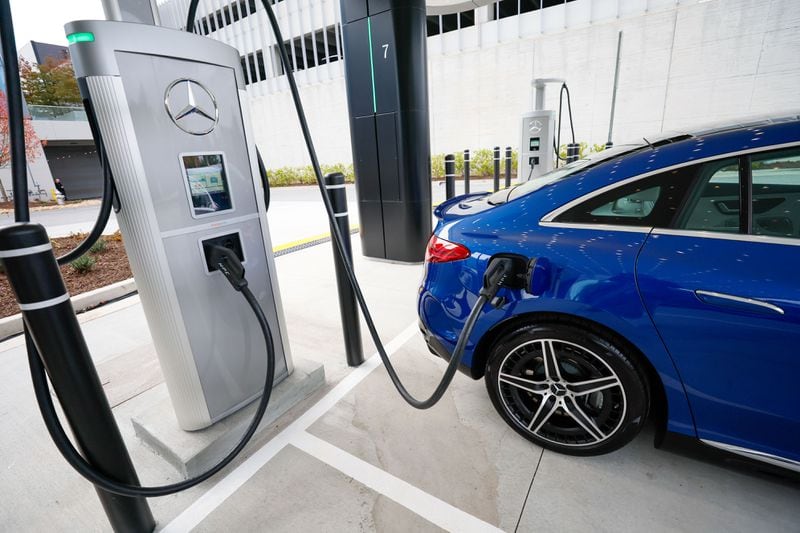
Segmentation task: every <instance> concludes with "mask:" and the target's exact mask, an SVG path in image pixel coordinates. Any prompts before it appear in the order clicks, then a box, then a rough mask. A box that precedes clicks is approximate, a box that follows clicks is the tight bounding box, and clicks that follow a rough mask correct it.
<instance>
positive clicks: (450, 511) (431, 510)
mask: <svg viewBox="0 0 800 533" xmlns="http://www.w3.org/2000/svg"><path fill="white" fill-rule="evenodd" d="M291 444H292V446H295V447H297V448H299V449H301V450H303V451H304V452H306V453H307V454H309V455H311V456H312V457H316V458H317V459H319V460H320V461H323V462H324V463H327V464H328V465H330V466H332V467H334V468H335V469H337V470H339V471H340V472H342V473H343V474H345V475H347V476H349V477H351V478H353V479H355V480H356V481H358V482H359V483H361V484H362V485H366V486H367V487H369V488H371V489H372V490H374V491H375V492H377V493H379V494H382V495H384V496H386V497H387V498H390V499H392V500H394V501H395V502H397V503H399V504H400V505H402V506H403V507H405V508H407V509H409V510H411V511H412V512H414V513H416V514H418V515H419V516H421V517H422V518H424V519H425V520H427V521H429V522H431V523H433V524H436V525H437V526H439V527H441V528H443V529H445V530H447V531H458V532H459V533H461V532H464V533H468V532H483V531H502V530H500V529H498V528H496V527H495V526H493V525H491V524H489V523H487V522H484V521H483V520H481V519H479V518H477V517H475V516H472V515H471V514H469V513H465V512H464V511H462V510H461V509H459V508H458V507H454V506H452V505H450V504H449V503H447V502H445V501H442V500H440V499H439V498H437V497H435V496H432V495H431V494H428V493H427V492H425V491H423V490H420V489H418V488H417V487H415V486H414V485H412V484H410V483H408V482H406V481H403V480H402V479H400V478H398V477H395V476H393V475H392V474H390V473H388V472H386V471H384V470H381V469H380V468H378V467H376V466H373V465H371V464H370V463H368V462H366V461H364V460H362V459H359V458H358V457H356V456H354V455H351V454H349V453H347V452H346V451H344V450H342V449H340V448H337V447H336V446H334V445H333V444H331V443H329V442H326V441H324V440H322V439H320V438H319V437H316V436H314V435H311V434H310V433H307V432H303V433H301V434H300V435H297V436H296V437H294V438H293V439H292V442H291Z"/></svg>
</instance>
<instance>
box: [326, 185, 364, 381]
mask: <svg viewBox="0 0 800 533" xmlns="http://www.w3.org/2000/svg"><path fill="white" fill-rule="evenodd" d="M324 182H325V191H326V192H327V193H328V198H330V200H331V204H332V205H333V213H334V216H335V217H336V225H337V226H338V227H339V231H340V232H341V234H342V237H344V248H345V253H346V254H347V257H348V259H350V261H352V260H353V249H352V246H351V244H350V218H349V217H348V215H347V191H346V190H345V186H344V174H342V173H341V172H334V173H332V174H327V175H326V176H325V177H324ZM332 234H333V228H331V235H332ZM333 264H334V266H335V268H336V286H337V288H338V289H339V312H340V314H341V316H342V334H343V336H344V350H345V353H346V355H347V364H348V365H349V366H359V365H360V364H361V363H363V362H364V349H363V347H362V346H361V323H360V322H359V320H358V307H357V306H356V295H355V293H354V292H353V288H352V287H351V286H350V283H349V282H348V280H347V274H345V269H344V260H343V259H342V257H341V255H339V252H338V250H337V249H336V245H335V244H334V246H333Z"/></svg>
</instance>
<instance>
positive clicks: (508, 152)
mask: <svg viewBox="0 0 800 533" xmlns="http://www.w3.org/2000/svg"><path fill="white" fill-rule="evenodd" d="M508 187H511V147H510V146H506V188H508Z"/></svg>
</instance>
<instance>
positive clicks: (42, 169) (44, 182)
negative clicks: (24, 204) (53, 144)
mask: <svg viewBox="0 0 800 533" xmlns="http://www.w3.org/2000/svg"><path fill="white" fill-rule="evenodd" d="M0 182H2V184H3V188H4V189H5V191H6V193H7V194H11V191H12V188H11V164H10V163H9V164H8V165H7V166H5V167H3V168H0ZM53 189H54V186H53V176H52V174H51V173H50V167H49V165H48V164H47V160H46V159H45V157H44V151H43V150H42V149H41V148H39V150H38V154H37V155H36V159H34V160H33V161H31V162H29V163H28V191H29V192H30V193H32V194H30V195H29V198H30V199H31V200H52V199H53V197H52V191H53ZM37 190H38V194H36V193H37ZM2 196H3V195H2V192H0V200H5V198H3V197H2Z"/></svg>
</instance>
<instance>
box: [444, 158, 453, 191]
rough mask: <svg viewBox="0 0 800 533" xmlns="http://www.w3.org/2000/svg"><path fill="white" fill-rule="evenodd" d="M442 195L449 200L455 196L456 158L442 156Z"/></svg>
mask: <svg viewBox="0 0 800 533" xmlns="http://www.w3.org/2000/svg"><path fill="white" fill-rule="evenodd" d="M444 195H445V197H446V198H447V199H448V200H449V199H450V198H452V197H453V196H455V195H456V156H454V155H453V154H447V155H446V156H444Z"/></svg>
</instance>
